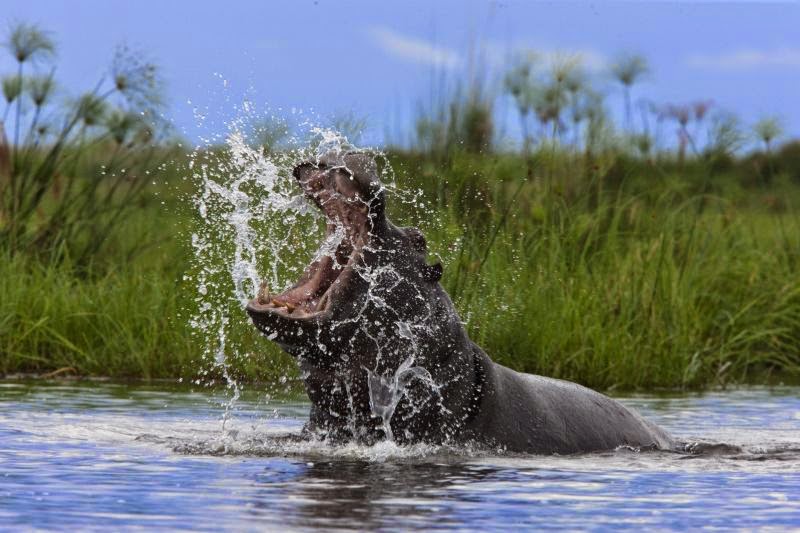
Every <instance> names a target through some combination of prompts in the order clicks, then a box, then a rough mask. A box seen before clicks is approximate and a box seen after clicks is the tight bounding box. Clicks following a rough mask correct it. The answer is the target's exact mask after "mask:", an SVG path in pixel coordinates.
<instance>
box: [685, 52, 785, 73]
mask: <svg viewBox="0 0 800 533" xmlns="http://www.w3.org/2000/svg"><path fill="white" fill-rule="evenodd" d="M686 63H687V64H688V65H689V66H690V67H695V68H713V69H719V70H750V69H756V68H762V67H784V68H787V67H788V68H799V67H800V48H777V49H775V50H752V49H751V50H738V51H736V52H729V53H725V54H717V55H704V54H696V55H693V56H690V57H689V58H688V59H687V60H686Z"/></svg>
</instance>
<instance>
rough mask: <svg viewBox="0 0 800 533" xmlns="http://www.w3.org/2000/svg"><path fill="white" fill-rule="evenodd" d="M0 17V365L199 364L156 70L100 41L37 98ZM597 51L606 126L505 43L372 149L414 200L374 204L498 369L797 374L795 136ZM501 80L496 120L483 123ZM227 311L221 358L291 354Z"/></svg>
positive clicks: (39, 370)
mask: <svg viewBox="0 0 800 533" xmlns="http://www.w3.org/2000/svg"><path fill="white" fill-rule="evenodd" d="M14 31H16V32H19V33H18V34H17V33H14V32H12V34H11V36H10V37H9V39H8V41H7V47H8V48H9V49H10V50H11V51H12V53H13V55H14V57H15V59H16V60H17V62H18V70H17V72H15V73H12V74H10V75H9V76H7V77H6V78H4V79H3V95H4V98H5V103H6V109H5V110H4V111H5V117H4V119H5V120H4V124H5V125H7V124H11V125H12V126H11V127H10V130H9V127H7V128H6V132H5V134H2V133H0V204H1V205H0V294H1V295H2V299H1V300H0V375H13V374H16V373H32V374H38V375H42V374H48V373H50V372H54V371H60V372H61V374H62V375H63V374H70V375H78V376H112V377H117V378H179V377H180V378H183V379H189V380H193V379H195V378H197V375H198V371H203V372H206V377H205V378H204V379H205V380H209V379H216V377H218V376H219V375H220V370H219V369H215V368H213V365H212V366H211V367H209V362H208V361H202V360H201V354H203V353H204V352H205V350H204V347H203V346H202V342H203V339H202V335H197V332H196V331H193V330H192V328H191V327H190V326H189V321H190V319H191V317H192V316H193V315H194V314H195V313H196V312H197V309H196V308H195V306H196V305H197V304H196V298H195V292H196V290H197V288H196V286H195V285H194V284H193V282H192V279H191V277H192V272H191V270H192V268H193V267H192V263H191V259H192V250H191V247H190V244H189V240H190V235H191V232H192V228H193V225H194V223H195V221H194V217H195V216H196V214H195V213H194V209H193V207H192V206H191V205H190V202H188V201H187V200H188V198H189V195H190V194H191V192H192V187H193V186H195V185H196V184H194V183H193V182H192V180H187V179H185V178H186V176H188V175H189V174H190V171H189V169H188V164H187V161H188V154H187V153H186V151H185V150H184V149H182V148H181V147H180V146H178V144H177V143H173V142H170V141H169V139H170V137H169V134H168V131H167V129H166V128H164V127H163V124H159V122H158V121H157V120H155V119H156V118H157V117H158V116H160V111H159V110H160V107H159V106H160V105H161V103H160V102H161V101H160V98H159V81H158V79H159V78H158V71H157V69H156V68H155V66H154V65H152V64H150V63H147V62H142V61H141V60H140V59H137V58H139V57H140V55H138V54H130V53H129V52H127V51H126V50H125V49H120V51H119V52H118V53H117V54H116V56H115V60H114V65H113V66H112V68H111V69H110V74H109V75H108V76H107V77H106V78H105V79H104V80H101V82H100V83H99V84H98V85H97V87H96V88H95V89H94V90H90V91H89V92H88V93H86V94H85V95H83V96H79V97H77V98H63V97H59V98H55V97H54V96H53V95H55V94H56V92H51V91H53V90H54V88H55V87H56V84H55V80H54V78H53V76H52V74H47V72H51V71H50V70H47V69H49V68H50V67H49V64H48V63H46V62H47V61H52V58H51V56H52V52H53V50H54V48H55V45H54V43H53V42H52V40H51V38H50V36H49V35H47V34H46V33H44V32H42V31H41V30H40V29H38V28H36V27H32V26H24V25H23V26H21V27H19V28H17V29H16V30H14ZM29 67H30V70H29ZM611 70H612V73H613V75H614V76H615V77H616V79H617V80H618V83H619V86H620V89H621V90H622V97H621V99H620V102H618V103H617V105H618V106H619V107H621V109H622V113H621V116H622V117H623V118H622V119H621V120H620V122H622V124H615V122H614V121H613V120H612V114H611V113H610V112H609V108H610V106H612V105H614V104H613V103H612V102H610V101H609V98H607V97H606V96H605V95H604V93H603V92H602V91H601V90H600V89H598V88H597V87H595V86H594V85H593V84H592V82H591V81H590V77H589V75H588V74H587V73H586V72H585V71H583V70H582V69H581V66H580V63H579V62H578V61H576V60H575V61H566V62H561V63H559V64H557V65H551V66H545V65H541V64H539V63H537V60H536V58H535V57H532V56H530V55H524V56H521V58H520V59H519V60H517V61H516V62H514V64H513V65H512V67H511V68H509V69H508V70H507V72H505V73H504V74H503V75H502V76H499V77H498V81H497V83H494V84H490V83H487V82H486V81H481V82H478V81H476V80H474V79H471V80H469V82H468V83H464V84H462V85H460V86H458V87H456V88H454V89H452V90H446V91H442V92H441V99H440V101H438V102H432V103H428V104H427V105H425V106H420V112H419V115H418V116H417V117H416V121H415V127H414V128H413V131H414V135H413V137H412V138H411V139H409V140H406V141H403V142H397V143H396V144H397V146H395V147H388V148H387V149H386V153H387V158H386V159H387V161H388V162H389V163H390V164H391V166H392V169H393V171H394V175H395V177H396V181H397V183H398V185H399V186H400V187H402V188H403V189H405V190H414V191H420V193H419V194H420V199H421V200H422V201H421V202H418V203H414V204H411V203H398V202H395V203H391V202H390V206H391V209H392V210H393V213H392V215H393V218H394V219H396V220H397V222H398V223H406V222H408V221H422V223H421V225H422V226H423V230H424V231H425V232H426V236H427V238H428V242H429V247H430V249H431V251H432V252H433V253H435V254H438V255H439V256H441V258H442V260H443V263H444V265H445V274H444V277H443V280H442V282H443V284H444V285H445V286H446V288H447V290H448V292H449V293H450V295H451V296H452V297H453V300H454V302H455V303H456V306H457V307H458V309H459V311H460V313H461V315H462V317H463V319H464V320H465V321H466V322H467V325H468V328H469V331H470V335H471V336H472V338H473V339H474V340H475V341H476V342H477V343H478V344H480V345H481V346H482V347H484V348H485V349H486V351H487V352H488V353H489V354H490V355H491V356H492V357H493V358H494V359H495V360H496V361H498V362H501V363H503V364H506V365H508V366H510V367H512V368H515V369H518V370H522V371H526V372H533V373H539V374H544V375H549V376H554V377H560V378H564V379H570V380H574V381H578V382H580V383H583V384H586V385H589V386H592V387H597V388H602V389H613V388H616V389H645V388H653V387H663V388H705V387H714V386H720V385H726V384H730V383H760V382H766V381H771V382H775V381H776V380H780V379H790V380H791V379H797V378H798V376H800V269H799V268H798V266H800V265H798V262H800V212H799V211H798V208H799V207H800V143H798V142H792V141H791V140H787V139H785V138H782V137H781V133H782V129H781V124H780V121H779V120H777V119H775V118H774V117H765V118H764V119H763V120H761V121H759V122H758V123H757V124H754V125H750V126H747V125H744V124H741V123H740V122H739V121H738V120H737V119H736V118H735V115H733V114H731V113H729V112H727V111H723V110H719V109H716V108H715V106H714V105H713V103H711V102H710V101H708V100H699V101H697V102H692V103H687V104H685V105H683V104H682V105H677V104H662V105H657V104H655V103H652V102H648V101H646V100H639V99H636V97H635V90H636V83H637V81H638V80H639V79H641V77H642V76H643V75H645V74H646V73H647V71H648V69H647V64H646V61H645V60H644V59H643V58H641V57H638V56H635V55H627V56H621V57H620V58H619V59H618V60H617V62H616V63H615V64H614V65H613V66H612V69H611ZM42 71H43V72H45V74H44V75H43V76H44V77H42V75H41V72H42ZM48 80H49V81H48ZM502 99H505V101H507V102H510V103H511V104H513V109H514V112H515V117H514V120H515V123H516V126H515V127H514V128H513V130H514V133H509V131H501V130H503V129H504V128H501V127H499V126H498V123H497V122H498V119H497V115H498V113H497V110H496V109H495V105H496V103H497V102H498V101H502ZM350 123H351V124H357V126H354V127H357V128H361V127H362V126H363V123H361V122H360V121H359V120H356V119H353V120H351V121H350ZM505 129H506V130H511V129H512V128H510V127H508V128H505ZM353 133H356V132H353ZM267 144H268V145H267ZM277 144H279V143H275V142H274V139H272V137H270V140H269V142H268V143H265V146H264V147H263V148H264V150H265V151H269V150H276V149H279V148H276V146H277ZM231 319H232V321H233V323H232V325H231V326H230V327H231V331H232V335H233V336H235V337H236V338H237V341H236V342H233V343H231V345H232V346H238V347H242V346H246V347H248V349H246V350H238V351H236V352H235V353H230V354H229V357H228V360H227V363H228V367H227V369H226V371H228V372H229V373H230V374H231V375H233V376H236V377H238V378H241V379H244V380H262V381H263V380H266V381H270V380H275V379H276V378H277V377H279V376H286V375H296V374H293V373H294V372H295V369H294V365H293V364H292V362H291V361H289V360H288V358H287V357H286V356H285V355H283V354H282V353H281V352H280V351H279V350H278V349H277V348H276V347H275V346H274V345H272V344H271V343H269V342H268V341H266V340H264V339H261V338H259V336H258V335H257V334H256V333H255V331H254V330H253V328H252V327H251V325H250V324H249V321H248V319H247V318H246V316H244V313H241V314H239V315H237V314H235V313H234V314H233V315H232V318H231Z"/></svg>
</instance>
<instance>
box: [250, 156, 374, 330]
mask: <svg viewBox="0 0 800 533" xmlns="http://www.w3.org/2000/svg"><path fill="white" fill-rule="evenodd" d="M298 180H299V181H300V185H301V187H302V188H303V190H304V192H305V193H306V196H308V197H309V198H310V199H311V200H312V201H313V202H314V203H315V204H316V205H317V206H318V207H319V208H320V209H321V210H322V212H323V213H324V214H325V216H326V218H327V219H328V224H327V227H326V232H325V241H323V242H326V241H327V240H328V239H329V238H330V237H331V236H332V235H334V233H335V232H336V231H337V229H338V228H343V229H344V232H343V233H344V236H343V238H342V239H341V241H340V242H339V244H338V245H337V247H336V250H335V251H334V253H333V254H330V253H328V254H326V255H321V256H320V257H319V259H316V260H314V261H313V262H312V263H311V264H310V265H309V266H308V267H307V268H306V270H305V271H304V272H303V274H302V275H301V276H300V279H299V280H298V281H297V282H296V283H295V284H294V285H292V286H291V287H290V288H289V289H287V290H285V291H283V292H282V293H280V294H270V293H269V289H268V288H267V287H266V285H264V284H262V286H261V289H260V291H259V293H258V297H257V298H256V300H255V301H254V302H251V306H252V305H253V304H254V303H255V304H257V305H256V306H255V307H256V308H258V309H261V310H268V311H272V312H277V313H280V314H282V315H287V316H291V317H293V318H304V317H308V316H313V315H315V314H319V313H322V312H323V311H325V310H326V309H327V308H328V306H329V305H330V292H331V288H332V287H333V286H334V284H336V283H337V282H338V281H340V278H341V276H342V274H343V273H344V272H345V271H346V270H348V269H352V263H353V262H354V261H355V259H356V258H357V256H358V252H359V251H360V250H361V247H362V246H363V245H364V243H365V242H366V238H367V236H368V231H369V230H368V221H369V218H368V213H369V207H368V205H367V203H366V202H365V201H364V200H363V199H362V197H361V194H360V193H359V190H358V185H357V183H356V182H355V181H354V178H352V177H351V175H350V174H349V173H348V172H347V171H346V170H345V169H343V168H332V169H330V170H326V169H325V168H319V169H314V170H306V172H305V173H304V175H302V176H301V177H299V178H298ZM317 255H318V256H319V255H320V254H317Z"/></svg>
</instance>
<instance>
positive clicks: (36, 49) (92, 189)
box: [0, 23, 165, 266]
mask: <svg viewBox="0 0 800 533" xmlns="http://www.w3.org/2000/svg"><path fill="white" fill-rule="evenodd" d="M3 44H4V45H5V48H6V50H7V51H8V52H10V53H11V55H12V56H13V58H14V60H15V61H16V63H17V68H16V72H14V73H10V74H9V75H7V76H5V77H3V79H2V89H3V98H4V101H5V105H6V109H5V110H4V111H3V114H2V115H0V116H2V117H3V119H4V120H3V122H5V124H3V123H2V122H0V247H2V248H5V249H6V250H7V251H8V252H10V253H12V254H14V253H20V252H24V253H33V254H43V253H44V254H49V255H54V254H55V255H57V256H67V255H68V256H69V257H70V258H71V260H73V261H74V262H75V263H76V264H77V265H79V266H80V265H86V264H88V263H90V262H91V261H92V259H93V257H94V256H95V254H97V253H98V251H100V250H101V249H102V247H103V245H104V244H105V243H107V241H108V239H109V237H110V235H111V234H112V233H113V231H114V229H115V227H116V226H117V225H118V223H119V222H120V221H121V219H122V218H123V217H124V216H125V213H126V212H128V210H129V209H132V208H134V206H135V202H134V199H135V198H136V196H137V195H138V194H139V193H140V192H141V191H142V189H143V187H145V185H146V184H147V182H148V180H147V179H146V176H147V174H148V173H149V169H151V168H153V167H154V166H156V165H158V164H159V161H156V158H157V157H164V156H165V151H164V149H163V148H162V147H161V144H162V143H160V140H161V139H162V133H163V129H162V128H161V127H160V126H159V124H158V120H157V119H158V116H159V106H160V102H161V100H160V94H161V83H160V80H159V76H158V72H157V70H156V68H155V66H154V65H153V64H152V63H150V62H148V61H145V60H142V59H141V57H140V56H139V55H138V54H137V53H135V52H134V51H132V50H131V49H129V48H127V47H124V46H122V47H118V48H117V51H116V53H115V55H114V58H113V61H112V64H111V68H110V70H109V72H108V73H107V74H106V75H105V76H103V77H102V78H101V79H100V80H98V81H97V83H96V84H95V85H94V87H93V88H91V89H90V90H88V91H87V92H85V93H84V94H82V95H80V96H78V97H69V96H67V95H63V94H59V91H58V90H57V84H56V80H55V76H54V73H55V66H54V65H53V60H54V58H55V52H56V47H55V44H54V42H53V40H52V39H51V37H50V36H49V35H48V34H47V33H46V32H44V31H42V30H41V29H39V28H38V27H36V26H33V25H28V24H24V23H23V24H17V25H16V26H14V27H12V28H11V30H10V32H9V35H8V37H7V39H6V40H5V41H4V43H3ZM43 72H44V73H43ZM4 126H5V127H4ZM12 132H13V133H12Z"/></svg>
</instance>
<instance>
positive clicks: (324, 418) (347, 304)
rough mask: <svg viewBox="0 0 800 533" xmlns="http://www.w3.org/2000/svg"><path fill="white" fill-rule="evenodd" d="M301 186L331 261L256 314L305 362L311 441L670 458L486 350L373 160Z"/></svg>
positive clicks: (634, 428)
mask: <svg viewBox="0 0 800 533" xmlns="http://www.w3.org/2000/svg"><path fill="white" fill-rule="evenodd" d="M293 174H294V176H295V178H296V179H297V181H298V183H299V185H300V187H301V188H302V190H303V191H304V193H305V195H306V196H307V197H308V198H309V199H310V200H311V201H312V202H313V203H314V204H315V205H316V206H317V207H318V208H319V209H320V210H321V211H322V212H323V213H324V215H325V218H326V220H327V229H326V238H325V240H324V241H323V245H322V247H321V252H322V253H318V254H316V259H315V260H314V261H312V263H311V264H310V265H309V266H308V267H307V268H306V270H305V272H304V273H303V275H302V276H301V277H300V279H299V280H298V281H297V282H296V283H295V284H294V285H292V286H291V287H290V288H289V289H287V290H285V291H283V292H281V293H280V294H271V293H270V291H269V288H268V287H266V286H262V287H261V290H260V292H259V294H258V297H257V298H256V299H254V300H252V301H251V302H250V303H249V304H248V306H247V312H248V313H249V315H250V317H251V318H252V320H253V323H254V324H255V325H256V327H257V328H259V330H261V331H262V332H263V333H264V334H265V335H267V337H268V338H269V339H271V340H273V341H274V342H276V343H278V344H279V345H280V346H281V347H282V348H283V349H284V350H286V351H287V352H288V353H290V354H292V355H293V356H295V357H296V358H297V360H298V363H299V365H300V368H301V371H302V375H303V380H304V384H305V389H306V392H307V393H308V396H309V398H310V400H311V404H312V407H311V415H310V420H309V423H308V424H307V425H306V429H305V434H306V435H307V436H308V437H309V438H322V439H329V440H331V441H342V440H352V439H354V440H357V441H359V442H364V443H373V442H376V441H378V440H381V439H385V438H391V439H393V440H395V441H397V442H399V443H401V444H409V443H417V442H429V443H435V444H438V443H455V444H458V443H475V444H478V445H483V446H490V447H500V448H504V449H506V450H509V451H513V452H523V453H547V454H550V453H559V454H569V453H578V452H588V451H596V450H608V449H613V448H615V447H618V446H624V445H627V446H633V447H637V448H645V447H646V448H659V449H663V448H669V447H671V446H672V441H671V439H670V437H669V436H668V435H667V434H666V433H665V432H664V431H663V430H661V429H660V428H658V427H656V426H655V425H654V424H652V423H650V422H648V421H647V420H645V419H643V418H642V417H641V416H639V415H638V414H637V413H635V412H633V411H632V410H630V409H628V408H626V407H624V406H623V405H622V404H620V403H618V402H616V401H614V400H612V399H610V398H608V397H606V396H604V395H602V394H600V393H597V392H595V391H592V390H590V389H587V388H585V387H582V386H580V385H577V384H574V383H570V382H567V381H562V380H557V379H550V378H546V377H541V376H534V375H529V374H522V373H519V372H515V371H513V370H511V369H509V368H506V367H504V366H501V365H498V364H496V363H494V362H493V361H492V360H491V359H490V358H489V357H488V356H487V355H486V353H484V351H483V350H482V349H481V348H480V347H478V346H477V345H475V344H474V343H473V342H472V341H471V340H470V339H469V337H468V336H467V333H466V330H465V329H464V325H463V323H462V321H461V319H460V317H459V316H458V314H457V313H456V311H455V308H454V306H453V304H452V302H451V300H450V298H449V296H448V295H447V293H446V292H445V291H444V289H443V288H442V286H441V285H440V284H439V279H440V278H441V276H442V267H441V265H440V264H433V265H431V264H428V262H427V259H426V256H427V246H426V243H425V237H424V236H423V235H422V233H421V232H420V231H419V230H418V229H416V228H402V227H397V226H395V225H394V224H392V223H391V222H390V221H389V219H388V218H387V216H386V213H385V208H386V190H385V188H384V187H383V185H382V184H381V182H380V180H379V179H378V173H377V167H376V164H375V161H374V160H373V159H372V157H370V156H369V155H367V154H364V153H329V154H326V155H325V156H323V157H321V158H319V159H318V160H314V161H309V162H305V163H302V164H300V165H298V166H297V167H295V169H294V172H293ZM499 318H501V317H499Z"/></svg>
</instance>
